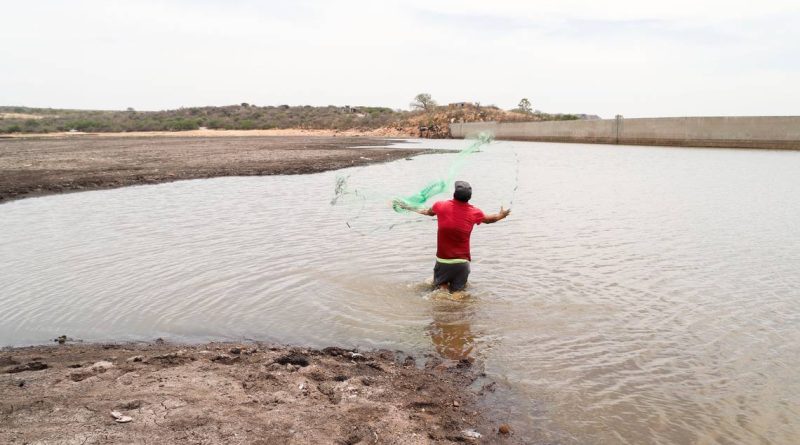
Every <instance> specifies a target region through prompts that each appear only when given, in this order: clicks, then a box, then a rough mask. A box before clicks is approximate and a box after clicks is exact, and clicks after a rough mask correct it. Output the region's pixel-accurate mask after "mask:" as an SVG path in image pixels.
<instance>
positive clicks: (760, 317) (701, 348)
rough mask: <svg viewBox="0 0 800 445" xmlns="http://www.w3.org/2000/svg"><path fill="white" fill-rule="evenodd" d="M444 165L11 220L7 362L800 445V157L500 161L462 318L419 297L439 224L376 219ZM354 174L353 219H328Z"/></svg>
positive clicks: (59, 208)
mask: <svg viewBox="0 0 800 445" xmlns="http://www.w3.org/2000/svg"><path fill="white" fill-rule="evenodd" d="M424 145H425V146H433V147H443V148H461V147H464V146H465V143H464V142H463V141H435V142H428V141H426V142H425V143H424ZM452 160H453V155H447V154H441V155H425V156H419V157H417V158H415V159H413V160H409V161H397V162H393V163H390V164H384V165H375V166H369V167H365V168H357V169H350V170H347V171H340V172H327V173H322V174H315V175H306V176H273V177H257V178H252V177H251V178H217V179H210V180H198V181H183V182H176V183H171V184H161V185H152V186H138V187H129V188H123V189H117V190H108V191H96V192H86V193H76V194H68V195H61V196H49V197H43V198H32V199H25V200H21V201H15V202H11V203H7V204H3V205H1V206H0V230H1V231H0V270H1V271H2V274H0V345H23V344H32V343H42V342H46V341H48V340H49V339H52V338H54V337H56V336H57V335H60V334H67V335H70V336H72V337H76V338H81V339H85V340H138V339H153V338H156V337H165V338H170V339H173V340H182V341H203V340H212V339H231V340H240V339H255V340H272V341H279V342H288V343H298V344H310V345H315V346H328V345H331V344H338V345H346V346H357V347H364V348H372V347H386V348H396V349H403V350H406V351H412V352H416V353H434V354H438V355H441V356H443V357H446V358H453V359H457V358H460V357H464V356H469V357H473V358H475V359H477V361H478V363H480V364H481V366H484V367H485V369H486V371H487V373H488V374H489V376H490V377H492V378H494V379H496V380H498V381H499V382H500V389H499V390H498V391H499V392H498V393H499V394H501V395H497V396H495V397H496V398H497V399H500V400H497V401H496V402H497V403H498V405H496V406H495V409H496V410H498V411H497V412H498V413H499V415H500V416H501V417H504V418H507V419H508V420H509V421H510V422H511V423H512V424H513V425H514V426H515V427H516V429H517V431H518V434H520V435H521V436H523V437H530V438H532V439H533V440H540V441H543V442H549V443H615V444H616V443H630V444H643V443H663V444H671V443H771V444H794V443H798V442H799V441H800V376H799V375H798V371H797V370H798V369H800V346H799V345H800V253H799V252H800V204H799V202H800V199H798V191H800V179H798V178H800V153H798V152H780V151H765V150H725V149H683V148H657V147H613V146H602V145H569V144H545V143H516V142H515V143H511V142H500V143H495V144H493V145H492V146H491V147H490V148H488V149H485V150H483V151H482V152H481V153H477V154H475V155H474V158H473V159H472V161H471V162H470V163H468V165H467V166H466V167H465V169H464V171H463V172H462V175H461V176H462V178H463V179H465V180H468V181H470V182H471V183H472V185H473V188H474V199H473V203H474V204H475V205H477V206H479V207H481V208H483V209H484V210H485V211H487V212H493V211H496V209H497V208H498V207H499V205H500V204H501V203H504V204H506V205H507V204H509V203H510V202H512V201H513V213H512V215H511V217H510V218H509V219H508V220H505V221H502V222H500V223H497V224H494V225H486V226H480V227H477V228H476V229H475V232H474V234H473V252H472V253H473V258H474V262H473V273H472V276H471V287H470V297H469V298H468V299H466V300H465V301H451V300H447V299H443V298H439V297H438V296H436V295H431V294H430V293H428V292H427V290H426V289H425V288H424V282H425V280H427V279H429V278H430V274H431V270H432V267H433V261H432V260H433V255H434V253H435V222H434V221H433V220H432V219H427V218H425V217H421V216H410V215H398V214H395V213H394V212H392V211H391V210H390V209H389V207H388V204H387V202H386V198H387V197H388V196H390V195H391V193H392V192H394V193H400V194H402V193H411V192H414V191H416V189H417V188H419V187H420V186H422V185H425V183H426V182H427V181H428V180H430V179H433V178H435V177H436V176H437V174H439V173H441V172H442V171H444V170H445V169H446V167H447V166H448V165H449V163H450V162H451V161H452ZM517 172H518V173H517ZM341 174H350V175H351V177H350V183H351V184H353V185H354V186H358V187H362V188H363V190H364V191H365V192H368V195H369V196H370V197H371V199H370V200H368V201H366V202H365V203H363V207H362V206H361V205H355V204H347V203H345V205H339V206H335V207H333V206H331V205H330V204H329V202H330V200H331V198H332V196H333V186H334V183H335V178H336V176H337V175H341ZM515 187H517V190H516V192H514V188H515ZM348 223H349V225H350V227H348ZM390 226H391V227H392V228H391V229H389V227H390Z"/></svg>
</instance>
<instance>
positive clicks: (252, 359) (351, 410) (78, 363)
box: [0, 341, 516, 444]
mask: <svg viewBox="0 0 800 445" xmlns="http://www.w3.org/2000/svg"><path fill="white" fill-rule="evenodd" d="M421 365H422V364H421V363H417V364H416V365H415V360H414V358H412V357H407V356H405V355H403V354H400V353H395V352H391V351H376V352H356V351H351V350H343V349H339V348H326V349H324V350H321V351H320V350H313V349H306V348H289V347H285V346H270V345H266V344H258V343H255V344H254V343H247V344H222V343H211V344H205V345H195V346H185V345H170V344H164V343H163V342H159V341H157V342H155V343H151V344H122V345H114V344H112V345H84V344H65V345H54V346H36V347H27V348H5V349H2V350H0V424H2V425H3V427H2V428H0V443H33V442H36V443H81V444H84V443H85V444H97V443H103V444H105V443H204V444H217V443H219V444H223V443H224V444H235V443H254V444H258V443H260V444H312V443H313V444H355V443H363V444H374V443H386V444H429V443H442V444H444V443H453V442H470V443H514V442H516V440H515V438H514V437H513V435H512V436H504V435H500V434H499V433H498V432H497V426H498V425H497V424H496V423H495V422H492V421H491V420H490V419H486V418H485V417H483V416H482V415H481V414H480V408H479V406H478V404H477V403H478V400H477V395H476V393H477V392H479V389H480V387H481V384H482V380H480V377H479V372H478V371H476V370H475V369H474V366H472V365H471V364H469V363H467V362H447V363H443V362H441V361H440V360H435V359H434V360H432V361H430V362H428V363H427V364H426V365H425V366H424V367H422V366H421ZM470 386H471V387H472V388H478V389H468V388H469V387H470ZM112 412H115V414H114V415H116V416H117V418H121V417H120V416H124V418H121V420H125V421H127V422H125V423H121V422H118V421H117V420H116V419H115V417H114V415H112ZM128 420H129V421H128ZM475 433H479V434H481V436H482V437H481V438H480V439H474V438H473V436H477V435H476V434H475Z"/></svg>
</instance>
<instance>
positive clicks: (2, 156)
mask: <svg viewBox="0 0 800 445" xmlns="http://www.w3.org/2000/svg"><path fill="white" fill-rule="evenodd" d="M389 143H390V141H388V140H387V139H378V138H367V137H338V136H337V137H333V136H249V135H247V136H242V135H238V136H230V135H225V136H220V135H216V136H213V137H211V136H205V135H197V136H185V135H181V136H175V135H170V136H165V135H148V136H142V135H139V136H131V135H126V136H106V135H103V136H97V135H81V136H62V137H46V138H29V137H28V138H7V139H0V202H3V201H8V200H12V199H19V198H24V197H29V196H39V195H45V194H52V193H61V192H68V191H78V190H91V189H104V188H114V187H122V186H126V185H134V184H150V183H159V182H168V181H175V180H179V179H197V178H210V177H215V176H253V175H274V174H300V173H315V172H320V171H325V170H333V169H338V168H343V167H349V166H353V165H363V164H369V163H375V162H385V161H391V160H396V159H403V158H406V157H408V156H411V155H414V154H419V153H420V151H419V150H407V149H404V150H396V149H388V148H384V147H385V146H387V145H388V144H389Z"/></svg>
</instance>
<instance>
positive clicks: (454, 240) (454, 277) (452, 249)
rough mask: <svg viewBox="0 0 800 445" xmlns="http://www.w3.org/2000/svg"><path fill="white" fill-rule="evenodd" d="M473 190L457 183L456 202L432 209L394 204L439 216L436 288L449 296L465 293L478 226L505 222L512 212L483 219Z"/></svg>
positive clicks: (402, 203)
mask: <svg viewBox="0 0 800 445" xmlns="http://www.w3.org/2000/svg"><path fill="white" fill-rule="evenodd" d="M471 198H472V186H470V185H469V183H467V182H465V181H456V184H455V192H454V193H453V199H451V200H449V201H437V202H436V203H434V204H433V206H432V207H431V208H429V209H426V208H414V207H411V206H409V205H408V204H406V203H404V202H403V201H401V200H395V202H394V204H395V205H396V206H398V207H401V208H403V209H406V210H411V211H413V212H417V213H419V214H421V215H427V216H436V217H437V219H438V224H439V230H438V232H437V235H436V266H434V268H433V285H434V287H437V286H438V287H439V288H441V289H444V290H449V291H450V292H456V291H460V290H462V289H464V287H465V286H466V285H467V278H468V277H469V272H470V267H469V262H470V261H472V257H471V256H470V252H469V238H470V235H472V228H473V227H474V226H475V224H480V223H486V224H491V223H494V222H497V221H500V220H501V219H505V217H507V216H508V214H509V213H511V210H510V209H509V210H503V207H500V213H497V214H495V215H484V213H483V212H482V211H481V210H480V209H479V208H477V207H474V206H473V205H472V204H470V203H469V200H470V199H471Z"/></svg>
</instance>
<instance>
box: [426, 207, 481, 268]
mask: <svg viewBox="0 0 800 445" xmlns="http://www.w3.org/2000/svg"><path fill="white" fill-rule="evenodd" d="M431 210H433V213H435V214H436V217H437V219H438V220H439V231H438V233H437V235H436V246H437V248H436V257H437V258H441V259H443V260H455V259H463V260H468V261H472V257H470V255H469V237H470V235H471V234H472V227H474V226H475V224H480V223H481V222H482V221H483V217H484V215H483V212H482V211H481V210H480V209H479V208H477V207H474V206H473V205H472V204H469V203H466V202H461V201H458V200H456V199H451V200H449V201H437V202H436V203H435V204H434V205H433V207H431Z"/></svg>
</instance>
